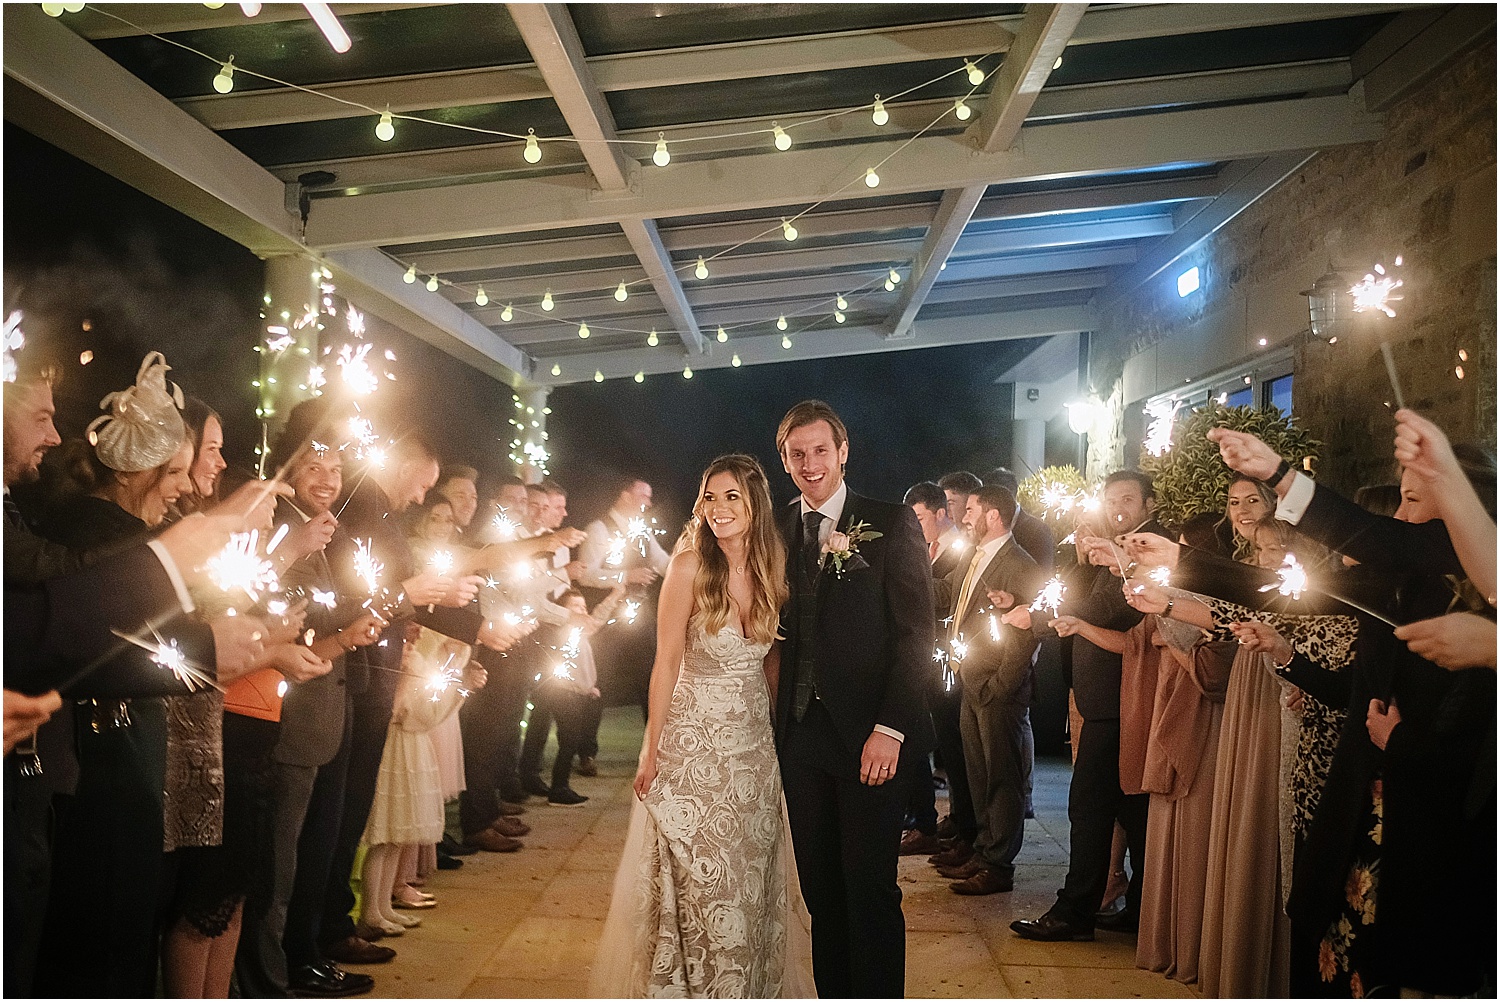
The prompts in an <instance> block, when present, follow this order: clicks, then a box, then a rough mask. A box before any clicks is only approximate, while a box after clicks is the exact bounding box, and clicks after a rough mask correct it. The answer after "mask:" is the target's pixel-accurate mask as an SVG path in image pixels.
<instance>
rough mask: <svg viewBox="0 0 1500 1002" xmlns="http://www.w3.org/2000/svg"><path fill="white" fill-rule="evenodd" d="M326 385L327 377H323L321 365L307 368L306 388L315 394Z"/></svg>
mask: <svg viewBox="0 0 1500 1002" xmlns="http://www.w3.org/2000/svg"><path fill="white" fill-rule="evenodd" d="M327 385H328V377H327V376H325V375H323V367H322V366H321V365H313V366H309V367H308V369H307V388H308V389H309V390H312V391H313V392H314V393H317V392H319V391H320V390H321V389H322V388H323V387H325V386H327Z"/></svg>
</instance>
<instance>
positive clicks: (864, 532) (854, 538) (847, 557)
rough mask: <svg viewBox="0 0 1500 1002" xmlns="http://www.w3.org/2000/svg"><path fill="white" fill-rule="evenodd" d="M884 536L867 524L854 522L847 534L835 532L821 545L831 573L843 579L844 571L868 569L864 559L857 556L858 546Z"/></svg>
mask: <svg viewBox="0 0 1500 1002" xmlns="http://www.w3.org/2000/svg"><path fill="white" fill-rule="evenodd" d="M884 535H885V533H883V532H876V531H875V530H873V529H871V528H870V525H869V523H868V522H855V523H854V524H853V525H851V526H849V531H848V532H835V533H834V534H833V535H831V536H829V537H828V542H826V543H824V544H823V552H824V553H825V554H827V555H828V562H829V563H831V564H832V565H833V573H834V574H836V575H838V576H839V577H843V576H844V571H845V570H851V571H857V570H860V569H861V568H865V567H869V566H870V565H869V563H867V562H866V561H865V558H864V557H862V556H860V555H859V544H860V543H863V542H865V541H866V540H870V539H879V538H880V537H881V536H884Z"/></svg>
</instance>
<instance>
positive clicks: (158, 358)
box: [88, 351, 187, 473]
mask: <svg viewBox="0 0 1500 1002" xmlns="http://www.w3.org/2000/svg"><path fill="white" fill-rule="evenodd" d="M171 368H172V367H171V366H170V365H168V364H167V360H166V358H165V357H163V356H162V353H161V352H159V351H153V352H151V353H150V354H149V355H147V356H146V357H145V359H143V360H142V361H141V368H140V371H139V372H137V373H136V376H135V385H134V386H131V387H128V388H126V389H123V390H116V391H115V392H114V393H111V394H109V395H108V396H106V397H105V398H104V399H103V400H101V401H99V406H100V407H101V408H104V409H106V410H107V411H108V413H106V414H101V415H100V416H99V417H96V418H95V419H94V420H93V422H92V423H91V424H90V425H89V427H88V438H89V444H90V445H92V446H93V447H94V451H95V452H96V453H97V454H98V456H99V461H100V462H101V463H103V464H104V465H105V466H107V467H109V468H110V469H111V470H118V471H119V472H121V473H135V472H137V471H139V470H150V469H154V468H155V467H158V466H160V465H161V464H162V463H165V462H166V461H167V460H168V459H171V458H172V454H173V453H175V452H176V451H177V450H178V449H180V448H181V447H182V441H183V439H184V438H186V437H187V427H186V426H185V425H184V424H183V423H182V415H181V414H179V413H178V411H179V410H180V409H181V408H182V389H181V388H180V387H178V386H177V385H176V384H172V383H168V382H167V372H168V370H170V369H171Z"/></svg>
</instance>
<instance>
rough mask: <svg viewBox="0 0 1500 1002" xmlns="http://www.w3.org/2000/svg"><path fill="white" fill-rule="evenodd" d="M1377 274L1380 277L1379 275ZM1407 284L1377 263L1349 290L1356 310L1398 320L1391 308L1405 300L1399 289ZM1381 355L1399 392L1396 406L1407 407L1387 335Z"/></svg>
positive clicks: (1398, 262)
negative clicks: (1398, 291)
mask: <svg viewBox="0 0 1500 1002" xmlns="http://www.w3.org/2000/svg"><path fill="white" fill-rule="evenodd" d="M1395 263H1396V266H1397V267H1400V265H1401V258H1400V257H1399V256H1398V257H1397V258H1396V262H1395ZM1376 275H1379V276H1380V277H1379V278H1376V277H1375V276H1376ZM1404 284H1405V283H1404V282H1402V281H1401V279H1399V278H1396V277H1394V276H1392V275H1388V274H1386V270H1385V265H1382V264H1377V265H1375V268H1374V271H1373V273H1372V274H1368V275H1366V276H1365V277H1364V278H1362V279H1360V280H1359V281H1358V282H1357V283H1355V285H1354V286H1353V287H1352V288H1350V290H1349V295H1350V296H1351V297H1353V299H1354V312H1355V313H1384V314H1385V315H1386V316H1387V317H1390V318H1391V319H1393V320H1394V319H1395V317H1396V311H1395V310H1394V309H1392V308H1391V303H1394V302H1400V301H1401V299H1402V298H1403V297H1401V296H1398V295H1396V290H1397V289H1399V288H1401V287H1402V285H1404ZM1380 354H1381V356H1382V357H1383V358H1384V359H1385V374H1386V375H1387V376H1388V377H1390V380H1391V392H1392V393H1394V394H1395V395H1396V406H1397V407H1401V408H1404V407H1405V406H1406V402H1405V400H1404V399H1403V398H1402V394H1401V381H1400V380H1399V379H1397V378H1396V359H1395V358H1394V357H1393V356H1392V354H1391V345H1390V342H1389V341H1386V340H1385V339H1384V338H1382V339H1381V342H1380Z"/></svg>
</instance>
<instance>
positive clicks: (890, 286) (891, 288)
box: [885, 276, 896, 292]
mask: <svg viewBox="0 0 1500 1002" xmlns="http://www.w3.org/2000/svg"><path fill="white" fill-rule="evenodd" d="M885 291H886V292H895V291H896V283H895V282H892V281H891V280H890V277H889V276H887V277H886V280H885Z"/></svg>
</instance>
